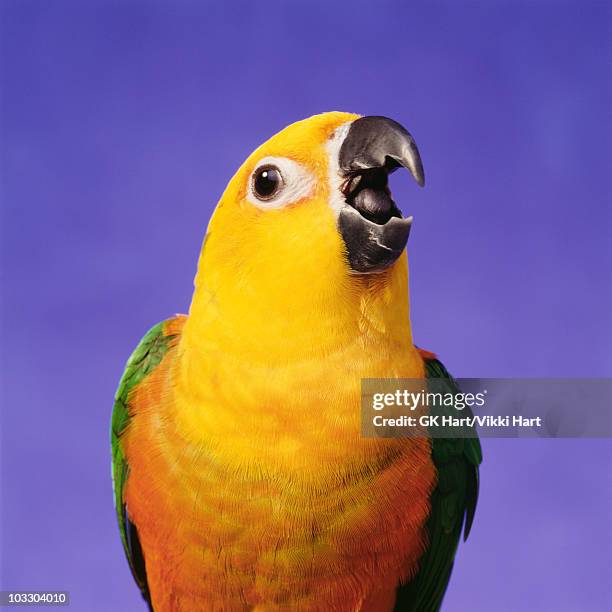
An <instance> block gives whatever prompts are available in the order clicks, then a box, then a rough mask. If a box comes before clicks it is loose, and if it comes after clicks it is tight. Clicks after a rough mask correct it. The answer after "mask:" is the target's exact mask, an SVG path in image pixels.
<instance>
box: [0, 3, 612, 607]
mask: <svg viewBox="0 0 612 612" xmlns="http://www.w3.org/2000/svg"><path fill="white" fill-rule="evenodd" d="M410 4H411V3H408V2H377V3H376V4H374V2H370V3H363V2H336V3H323V2H321V3H319V2H277V1H268V2H266V3H252V4H250V3H248V4H247V3H244V4H243V3H235V2H218V3H214V4H213V3H206V2H187V1H181V2H173V3H170V2H166V3H161V2H147V3H145V2H122V3H120V2H83V1H81V2H62V1H56V2H52V3H51V2H30V1H16V0H12V1H11V0H4V1H3V2H2V4H1V7H2V15H1V19H2V43H1V44H2V76H1V85H2V96H3V99H2V143H3V147H2V162H1V169H2V214H3V220H2V249H3V254H2V273H3V279H2V301H3V320H2V323H3V329H2V338H1V342H2V347H3V375H2V387H3V388H2V481H1V484H2V487H1V494H2V502H1V505H2V521H1V524H2V544H1V546H2V547H1V551H2V588H4V589H66V590H69V591H70V592H71V596H72V602H73V604H72V605H73V608H74V609H76V610H87V611H89V610H92V611H96V610H144V605H143V604H142V602H141V600H140V597H139V594H138V592H137V589H136V588H135V587H134V585H133V584H132V579H131V577H130V574H129V571H128V568H127V565H126V562H125V560H124V558H123V553H122V550H121V545H120V541H119V537H118V533H117V527H116V525H115V516H114V511H113V504H112V495H111V484H110V456H109V443H108V424H109V416H110V410H111V404H112V397H113V394H114V391H115V387H116V385H117V382H118V379H119V377H120V375H121V372H122V368H123V365H124V362H125V360H126V358H127V356H128V355H129V353H130V352H131V350H132V349H133V348H134V347H135V346H136V344H137V342H138V340H139V339H140V337H141V336H142V334H143V333H144V332H145V331H146V330H147V329H148V328H149V327H150V326H151V325H152V324H154V323H156V322H157V321H159V320H161V319H163V318H166V317H167V316H169V315H172V314H173V313H175V312H177V311H179V312H185V311H186V310H187V308H188V305H189V300H190V295H191V289H192V280H193V276H194V273H195V266H196V260H197V256H198V252H199V249H200V245H201V242H202V238H203V236H204V231H205V228H206V224H207V222H208V218H209V216H210V214H211V211H212V209H213V207H214V205H215V203H216V201H217V199H218V198H219V195H220V194H221V192H222V190H223V188H224V186H225V184H226V183H227V181H228V180H229V178H230V177H231V175H232V174H233V173H234V171H235V170H236V168H237V167H238V166H239V164H240V163H241V162H242V161H243V159H244V158H245V157H246V156H247V155H248V154H249V153H250V152H251V151H252V149H253V148H254V147H255V146H256V145H258V144H260V143H261V142H262V141H263V140H265V139H267V138H268V137H269V136H270V135H271V134H273V133H274V132H276V131H277V130H279V129H280V128H282V127H284V126H285V125H286V124H288V123H290V122H292V121H294V120H297V119H300V118H303V117H306V116H309V115H311V114H314V113H318V112H322V111H326V110H332V109H338V110H349V111H354V112H359V113H364V114H382V115H387V116H390V117H393V118H395V119H397V120H399V121H400V122H401V123H403V124H405V125H406V126H407V127H408V129H410V130H411V131H412V133H413V134H414V136H415V138H416V141H417V142H418V144H419V147H420V149H421V152H422V156H423V160H424V164H425V170H426V174H427V180H428V185H427V187H426V189H424V190H422V191H421V190H418V188H416V187H414V186H413V184H412V183H411V181H410V180H409V176H408V175H407V174H404V175H403V176H400V175H399V174H398V175H397V176H396V177H394V180H393V186H394V191H395V193H396V194H397V200H398V202H399V203H400V205H401V206H402V207H403V209H404V211H405V212H409V213H413V214H414V215H415V219H416V220H415V225H414V228H413V233H412V236H411V238H410V243H409V249H410V256H411V289H412V319H413V327H414V335H415V339H416V341H417V342H418V343H419V344H420V345H422V346H424V347H426V348H430V349H432V350H435V351H436V352H438V353H439V354H440V355H441V357H442V358H443V359H444V361H445V362H446V364H447V365H448V367H449V368H450V369H451V371H453V373H455V375H457V376H504V377H506V376H534V377H535V376H551V377H563V376H610V375H611V374H612V357H611V352H610V349H611V346H612V289H611V280H612V279H611V275H612V272H611V271H612V247H611V234H612V213H611V209H612V206H611V204H612V197H611V196H612V189H611V180H610V174H611V172H610V169H611V168H612V151H611V142H612V139H611V137H612V135H611V130H610V126H611V123H612V117H611V109H612V85H611V81H612V75H611V70H612V68H611V62H612V25H611V24H612V10H611V9H610V5H609V4H608V5H606V4H605V3H603V2H601V3H600V2H578V1H577V2H573V3H564V2H550V3H549V2H530V3H523V2H493V1H490V2H448V3H429V5H428V7H424V6H417V5H413V6H410ZM483 446H484V452H485V463H484V466H483V468H482V489H481V499H480V505H479V509H478V512H477V515H476V522H475V526H474V529H473V531H472V535H471V537H470V539H469V541H468V542H467V544H466V545H463V546H462V547H461V549H460V552H459V555H458V562H457V565H456V569H455V572H454V576H453V579H452V581H451V585H450V588H449V591H448V594H447V598H446V609H447V610H468V609H469V610H474V611H476V610H483V611H485V610H486V611H489V610H508V611H516V610H523V609H529V610H552V609H555V610H604V609H609V608H610V605H611V604H610V602H611V601H612V591H611V590H612V587H611V581H610V558H611V556H612V537H611V529H610V516H611V515H612V493H611V491H612V486H611V485H612V482H611V476H610V475H611V473H612V442H611V441H610V440H520V441H518V440H485V441H484V443H483Z"/></svg>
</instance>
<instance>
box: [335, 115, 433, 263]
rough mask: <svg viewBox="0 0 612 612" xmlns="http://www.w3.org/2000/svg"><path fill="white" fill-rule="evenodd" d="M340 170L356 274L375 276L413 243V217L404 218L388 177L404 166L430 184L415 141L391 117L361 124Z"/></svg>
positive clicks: (349, 139)
mask: <svg viewBox="0 0 612 612" xmlns="http://www.w3.org/2000/svg"><path fill="white" fill-rule="evenodd" d="M338 165H339V168H340V173H341V175H342V178H343V185H342V193H343V195H344V198H345V206H343V207H342V209H341V211H340V214H339V217H338V228H339V230H340V234H341V235H342V238H343V240H344V244H345V246H346V251H347V257H348V263H349V265H350V268H351V270H352V271H353V272H356V273H362V274H364V273H375V272H381V271H383V270H385V269H386V268H388V267H389V266H391V265H392V264H393V263H394V262H395V261H396V260H397V258H398V257H399V256H400V255H401V254H402V252H403V250H404V249H405V248H406V243H407V242H408V236H409V235H410V228H411V225H412V217H408V218H407V219H404V218H402V213H401V211H400V210H399V208H398V207H397V206H396V204H395V202H394V201H393V198H392V197H391V192H390V191H389V187H388V176H389V174H390V173H391V172H393V171H394V170H396V169H397V168H399V167H400V166H403V167H405V168H407V169H408V170H410V172H411V173H412V175H413V176H414V178H415V180H416V181H417V183H418V184H419V185H420V186H421V187H422V186H423V185H424V183H425V177H424V174H423V165H422V163H421V157H420V155H419V151H418V149H417V146H416V144H415V142H414V140H413V139H412V136H411V135H410V134H409V133H408V131H407V130H406V129H404V128H403V127H402V126H401V125H400V124H399V123H396V122H395V121H393V120H392V119H387V118H386V117H361V118H360V119H357V120H355V121H354V122H353V123H352V124H351V126H350V128H349V130H348V133H347V135H346V137H345V139H344V141H343V143H342V145H341V147H340V153H339V159H338Z"/></svg>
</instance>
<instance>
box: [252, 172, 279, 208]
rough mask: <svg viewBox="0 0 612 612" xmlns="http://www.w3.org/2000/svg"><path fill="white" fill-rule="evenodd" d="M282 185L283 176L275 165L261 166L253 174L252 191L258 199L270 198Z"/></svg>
mask: <svg viewBox="0 0 612 612" xmlns="http://www.w3.org/2000/svg"><path fill="white" fill-rule="evenodd" d="M282 186H283V177H282V175H281V173H280V170H279V169H278V168H277V167H276V166H272V165H268V166H262V167H261V168H258V169H257V171H256V172H255V174H254V175H253V192H254V194H255V196H256V197H257V199H259V200H270V199H271V198H273V197H274V196H275V195H276V194H277V193H278V192H279V191H280V190H281V188H282Z"/></svg>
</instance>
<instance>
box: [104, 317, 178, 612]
mask: <svg viewBox="0 0 612 612" xmlns="http://www.w3.org/2000/svg"><path fill="white" fill-rule="evenodd" d="M166 323H168V321H163V322H161V323H158V324H157V325H155V326H154V327H152V328H151V329H150V330H149V331H148V332H147V334H146V335H145V336H144V338H143V339H142V340H141V341H140V344H139V345H138V347H137V348H136V350H135V351H134V352H133V353H132V355H131V356H130V358H129V359H128V362H127V364H126V367H125V371H124V373H123V376H122V377H121V381H120V383H119V387H118V389H117V393H116V394H115V404H114V408H113V416H112V421H111V449H112V457H113V464H112V477H113V490H114V495H115V510H116V512H117V521H118V523H119V531H120V533H121V541H122V543H123V549H124V551H125V555H126V557H127V560H128V563H129V564H130V569H131V570H132V574H133V576H134V580H136V583H137V584H138V586H139V588H140V591H141V592H142V596H143V597H144V599H145V601H146V602H147V603H148V604H149V607H150V606H151V602H150V597H149V589H148V585H147V577H146V572H145V565H144V556H143V553H142V549H141V547H140V542H139V540H138V533H137V532H136V527H135V526H134V525H133V523H132V522H131V521H130V519H129V516H128V513H127V508H126V505H125V501H124V497H123V492H124V487H125V483H126V479H127V476H128V472H129V466H128V463H127V461H126V458H125V454H124V452H123V446H122V444H121V435H122V434H123V432H124V431H125V429H126V427H127V426H128V424H129V422H130V416H131V415H130V408H129V399H130V392H131V391H132V389H134V388H135V387H136V386H137V385H138V384H139V383H140V382H141V381H142V380H144V378H146V377H147V376H148V375H149V374H150V373H151V372H152V371H153V370H154V369H155V368H156V366H157V365H158V364H159V363H160V362H161V360H162V359H163V357H164V355H165V354H166V353H167V352H168V349H169V348H170V343H171V341H172V340H173V339H174V338H175V336H174V335H165V334H164V327H165V325H166Z"/></svg>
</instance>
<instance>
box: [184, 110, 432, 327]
mask: <svg viewBox="0 0 612 612" xmlns="http://www.w3.org/2000/svg"><path fill="white" fill-rule="evenodd" d="M401 167H404V168H407V169H408V170H409V171H410V172H411V174H412V175H413V177H414V178H415V179H416V181H417V183H418V184H419V185H421V186H422V185H423V183H424V174H423V167H422V164H421V159H420V156H419V152H418V149H417V147H416V144H415V142H414V140H413V139H412V137H411V135H410V134H409V133H408V131H407V130H406V129H405V128H403V127H402V126H401V125H400V124H399V123H397V122H395V121H393V120H391V119H387V118H385V117H360V116H358V115H354V114H348V113H339V112H333V113H325V114H322V115H316V116H314V117H310V118H308V119H305V120H303V121H299V122H297V123H294V124H292V125H290V126H288V127H287V128H285V129H284V130H282V131H281V132H279V133H278V134H276V135H275V136H273V137H272V138H270V140H268V141H267V142H265V143H264V144H263V145H261V146H260V147H259V148H257V149H256V150H255V151H254V152H253V153H252V154H251V155H250V156H249V157H248V159H247V160H246V161H245V162H244V164H243V165H242V166H241V167H240V168H239V170H238V171H237V172H236V174H235V175H234V177H233V178H232V179H231V181H230V182H229V184H228V186H227V188H226V190H225V192H224V194H223V196H222V197H221V200H220V201H219V203H218V205H217V208H216V210H215V212H214V214H213V217H212V219H211V221H210V224H209V227H208V231H207V235H206V239H205V241H204V246H203V248H202V253H201V256H200V263H199V267H198V274H197V276H196V282H195V285H196V292H195V295H194V301H193V303H192V312H193V311H197V310H198V309H199V308H204V307H206V309H207V313H206V316H207V317H208V318H209V319H210V318H211V317H213V316H214V315H215V314H217V315H218V316H219V317H221V316H223V317H224V318H225V319H226V321H229V320H232V321H234V324H233V325H234V329H235V326H236V325H238V321H240V324H241V325H247V326H250V329H252V330H253V333H255V334H257V331H256V330H257V329H261V328H262V327H265V328H268V326H269V325H272V326H273V327H274V331H275V332H277V333H281V334H285V335H287V334H291V332H292V330H293V329H294V328H295V327H297V326H299V325H315V324H316V323H315V321H314V318H316V317H318V325H319V327H322V328H324V329H327V328H329V329H328V331H330V332H331V330H332V328H333V329H336V328H338V326H340V325H347V324H349V321H350V322H352V323H355V324H358V319H359V317H360V316H361V317H363V308H364V297H365V299H366V301H367V300H368V299H369V300H370V302H372V303H373V302H375V301H376V300H374V299H373V298H372V296H373V295H375V294H376V293H379V294H380V295H385V296H386V302H387V306H388V302H389V301H390V300H391V299H392V296H391V294H397V298H396V299H397V300H401V301H404V302H406V303H407V300H408V296H407V280H406V277H407V260H406V255H405V248H406V243H407V240H408V236H409V233H410V228H411V223H412V217H408V218H405V217H403V216H402V213H401V211H400V209H399V207H398V206H397V205H396V203H395V202H394V200H393V197H392V195H391V191H390V189H389V186H388V178H389V175H390V174H391V173H392V172H394V171H395V170H397V169H398V168H401ZM368 296H369V298H368ZM370 298H372V299H370ZM384 301H385V300H384ZM401 310H402V313H404V314H405V318H406V319H407V305H406V308H401ZM332 313H335V314H332ZM328 315H329V318H328ZM325 321H327V324H326V322H325ZM270 331H271V330H269V329H268V330H267V333H270Z"/></svg>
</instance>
